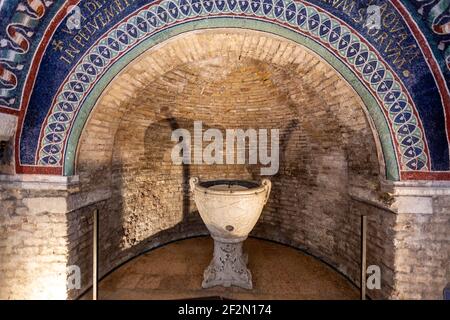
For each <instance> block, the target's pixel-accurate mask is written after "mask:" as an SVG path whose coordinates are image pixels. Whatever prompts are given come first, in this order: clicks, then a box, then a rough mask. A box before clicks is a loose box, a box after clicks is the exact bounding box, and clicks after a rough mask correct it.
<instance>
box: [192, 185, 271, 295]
mask: <svg viewBox="0 0 450 320" xmlns="http://www.w3.org/2000/svg"><path fill="white" fill-rule="evenodd" d="M189 184H190V187H191V191H192V192H193V195H194V201H195V203H196V205H197V209H198V211H199V213H200V216H201V218H202V220H203V222H204V223H205V225H206V227H207V228H208V230H209V232H210V233H211V236H212V237H213V239H214V256H213V259H212V261H211V263H210V265H209V266H208V268H207V269H206V270H205V273H204V280H203V283H202V286H203V288H209V287H212V286H216V285H223V286H225V287H228V286H230V285H235V286H239V287H242V288H246V289H251V288H252V287H253V285H252V278H251V273H250V270H248V269H247V255H244V254H243V253H242V243H243V242H244V240H245V239H246V238H247V236H248V234H249V233H250V231H252V229H253V227H254V226H255V224H256V222H257V221H258V219H259V217H260V215H261V212H262V209H263V207H264V205H265V204H266V202H267V200H268V198H269V194H270V189H271V187H272V184H271V182H270V180H268V179H263V180H262V182H261V184H258V183H255V182H250V181H241V180H214V181H204V182H200V181H199V179H198V178H191V179H190V180H189Z"/></svg>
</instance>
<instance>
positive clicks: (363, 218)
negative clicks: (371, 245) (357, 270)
mask: <svg viewBox="0 0 450 320" xmlns="http://www.w3.org/2000/svg"><path fill="white" fill-rule="evenodd" d="M366 236H367V216H361V300H366V269H367V267H366Z"/></svg>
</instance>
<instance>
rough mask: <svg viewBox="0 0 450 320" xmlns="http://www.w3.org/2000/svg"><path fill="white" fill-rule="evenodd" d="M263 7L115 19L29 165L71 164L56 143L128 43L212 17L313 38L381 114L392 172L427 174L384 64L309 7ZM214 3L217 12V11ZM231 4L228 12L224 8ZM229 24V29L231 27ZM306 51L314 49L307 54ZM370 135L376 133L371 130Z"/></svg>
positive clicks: (81, 66)
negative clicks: (267, 23)
mask: <svg viewBox="0 0 450 320" xmlns="http://www.w3.org/2000/svg"><path fill="white" fill-rule="evenodd" d="M219 1H220V0H219ZM269 1H270V0H269ZM269 1H267V0H266V1H265V2H259V4H260V6H259V7H253V6H252V4H253V3H256V2H249V1H239V2H237V1H233V0H230V1H228V2H226V1H220V2H218V1H216V2H214V1H203V2H200V1H197V2H195V1H191V2H186V1H184V0H180V1H179V2H177V1H162V2H161V3H157V4H152V5H149V6H148V7H145V8H143V9H140V10H139V11H138V12H137V13H135V14H133V15H132V16H130V17H128V18H127V19H126V21H124V20H125V19H124V20H122V22H121V23H120V24H119V25H118V26H116V27H115V28H114V29H113V30H111V31H110V32H108V33H107V35H106V36H103V38H102V39H100V40H99V41H98V42H97V44H96V45H95V46H93V47H91V49H90V50H89V51H88V52H87V53H86V54H85V55H84V57H83V58H82V59H80V61H79V63H78V64H77V66H76V67H75V68H74V69H73V70H72V73H71V74H70V75H69V76H68V77H67V78H66V81H65V84H64V85H63V86H62V87H60V91H59V94H57V99H56V100H54V103H53V106H52V108H51V112H50V115H49V116H48V117H47V120H46V123H45V128H44V129H43V130H42V132H41V138H40V139H41V141H40V145H39V148H38V151H37V162H36V164H37V165H43V166H49V165H50V166H58V165H61V164H62V162H63V163H64V166H65V167H66V163H70V162H71V161H72V162H73V160H71V159H70V158H69V159H67V158H65V159H64V152H65V148H66V147H67V145H64V144H65V142H66V141H67V135H68V134H69V133H70V131H71V128H72V127H73V124H72V123H70V122H71V121H72V120H73V119H76V118H78V117H77V116H76V114H77V113H78V111H79V110H80V107H82V105H83V100H84V99H85V97H86V96H87V95H88V94H89V92H90V91H91V90H92V89H91V86H92V83H95V82H96V81H98V78H100V77H101V75H100V74H102V73H103V72H104V71H105V70H107V69H108V68H109V67H110V65H109V64H113V63H114V61H115V59H117V57H116V56H115V55H117V56H120V55H121V54H122V52H123V51H127V50H130V49H131V48H132V47H134V46H135V45H136V43H139V42H140V41H142V39H145V38H147V37H149V35H150V37H151V36H152V34H154V33H157V32H158V31H159V30H160V29H164V28H166V27H169V26H172V25H176V24H179V23H185V22H184V21H186V20H188V19H198V18H202V17H204V16H207V17H208V20H211V17H212V16H214V14H216V15H217V14H223V13H225V14H230V13H233V14H237V15H242V14H249V15H251V16H250V17H246V19H249V18H250V19H270V20H273V21H274V22H277V23H280V24H283V25H284V27H285V28H291V29H294V28H296V29H298V30H296V31H297V32H301V33H303V34H304V36H308V37H309V38H311V39H314V38H315V39H314V40H315V41H316V43H319V44H320V45H321V46H323V47H328V50H330V51H335V55H336V56H337V57H339V58H338V59H341V60H343V61H345V63H346V64H347V65H348V66H349V67H350V68H352V69H353V72H354V73H355V74H357V75H358V76H359V77H360V78H361V79H363V80H364V81H365V85H366V86H367V87H368V88H369V90H370V91H372V95H373V96H374V97H375V98H376V99H377V100H378V103H379V105H380V106H382V108H384V110H383V112H384V114H385V116H386V119H387V120H388V123H389V127H390V129H391V132H392V135H393V136H394V139H395V143H394V145H396V146H397V148H396V156H397V159H400V161H397V162H399V164H398V165H399V166H400V167H401V168H402V169H403V170H417V171H420V170H427V169H428V168H429V167H430V163H429V155H427V146H426V141H425V139H424V133H423V129H422V128H421V123H420V119H419V118H418V116H417V114H416V112H415V108H414V102H413V101H412V99H411V97H410V96H409V93H408V92H407V90H406V88H405V87H404V86H403V84H402V83H401V80H400V79H398V78H396V75H395V73H394V72H393V71H391V70H390V68H389V66H388V65H387V63H385V62H383V60H382V58H381V56H379V55H377V52H376V51H375V50H374V49H373V48H371V47H370V45H369V44H368V43H365V41H364V39H362V38H361V37H359V36H358V35H357V34H356V32H354V31H353V30H352V29H351V27H349V26H347V25H345V24H344V23H343V22H342V21H339V20H338V19H337V18H334V17H332V16H330V15H328V14H327V13H325V12H324V11H321V10H319V9H318V8H316V7H314V6H312V5H311V6H310V5H305V4H303V3H294V2H291V1H282V0H278V1H277V2H275V1H274V2H269ZM218 3H223V5H222V6H221V7H220V6H219V4H218ZM233 3H234V6H232V5H231V4H233ZM208 4H209V5H210V6H209V7H208ZM241 4H242V5H241ZM183 7H184V8H185V9H184V10H183ZM196 8H197V9H196ZM208 20H207V21H208ZM235 20H236V19H235ZM230 25H231V26H233V24H230ZM230 25H228V26H230ZM140 26H141V27H140ZM121 39H123V41H122V40H121ZM114 46H115V47H114ZM313 51H318V50H317V49H313ZM103 53H104V54H103ZM341 73H342V72H341ZM79 75H81V76H79ZM374 119H375V120H376V118H374ZM377 128H378V129H380V125H379V123H378V126H377ZM382 141H383V140H382ZM69 145H70V143H69ZM383 149H384V150H383V151H384V152H385V158H386V159H387V161H386V164H387V166H386V168H387V171H388V172H387V174H386V176H387V177H388V178H389V179H395V180H398V179H399V178H400V177H399V174H398V172H395V173H394V171H398V170H392V169H391V168H393V167H395V166H394V165H393V164H392V161H390V159H391V158H393V157H394V156H393V155H392V153H389V152H386V151H387V150H386V149H387V148H386V147H384V148H383ZM70 152H72V151H70ZM69 155H70V154H69ZM63 159H64V161H63ZM67 160H69V161H67ZM69 167H70V165H69ZM69 173H73V169H72V170H70V169H67V168H65V169H64V174H69Z"/></svg>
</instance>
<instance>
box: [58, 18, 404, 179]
mask: <svg viewBox="0 0 450 320" xmlns="http://www.w3.org/2000/svg"><path fill="white" fill-rule="evenodd" d="M251 29H258V28H251V27H250V28H245V31H250V30H251ZM215 30H217V29H215ZM230 30H235V31H237V30H241V29H240V28H230ZM273 30H274V29H273V28H271V33H267V32H262V33H261V32H259V33H260V34H261V36H260V39H261V40H258V42H253V43H251V44H245V45H244V44H243V42H245V37H244V36H241V37H240V40H238V41H240V45H237V46H236V47H235V48H233V47H230V48H226V38H224V43H223V46H224V47H223V48H222V49H224V50H225V52H227V51H230V52H234V53H236V52H237V53H238V54H239V51H242V52H241V54H245V55H247V56H249V57H253V58H255V59H260V60H262V61H264V60H265V61H270V62H275V63H279V64H281V65H283V64H288V63H291V62H292V61H293V60H294V56H295V57H296V58H297V59H299V60H301V59H302V54H303V55H308V57H312V56H314V59H315V60H314V61H316V63H318V61H319V60H320V59H322V61H323V60H328V61H330V60H331V61H330V62H331V63H333V67H334V68H335V69H334V71H336V68H337V69H338V71H340V72H341V73H340V77H341V78H344V79H345V80H346V81H347V83H351V85H352V86H353V90H354V92H357V94H358V95H359V97H360V99H361V100H362V103H361V106H362V107H363V108H364V109H365V111H366V113H367V115H368V117H369V118H370V122H371V123H372V124H373V129H374V134H375V136H376V140H377V141H378V140H379V141H380V143H379V145H377V147H379V148H378V149H379V156H380V166H381V168H382V171H383V172H382V175H384V176H386V177H387V178H388V179H392V180H398V179H400V171H399V166H398V163H397V154H396V147H395V144H394V143H395V142H394V141H393V140H392V136H391V132H390V127H389V124H388V123H387V121H386V119H385V115H384V114H383V110H382V108H381V107H380V105H379V103H378V102H377V98H376V97H374V95H373V94H371V92H369V91H368V90H367V89H366V88H365V87H364V85H363V84H362V83H361V82H360V81H359V80H358V79H357V78H356V77H355V76H354V75H353V73H351V71H350V70H348V69H347V68H346V67H345V66H344V65H343V64H342V62H339V61H338V60H337V59H336V58H335V57H334V56H332V55H329V54H327V52H326V51H323V50H320V49H319V48H317V47H315V46H314V45H312V44H311V43H309V42H308V41H307V39H306V38H300V39H299V38H298V37H296V36H295V34H291V36H293V38H292V39H290V40H288V39H289V38H288V37H286V35H284V36H283V37H279V36H277V35H275V34H274V32H273ZM196 32H197V33H198V32H202V31H201V30H200V31H196ZM211 32H214V31H211ZM254 32H256V31H254ZM174 34H177V32H176V31H175V30H171V32H170V34H169V35H168V39H166V38H165V37H163V36H162V35H159V40H160V41H158V42H157V43H152V44H153V45H155V46H154V48H153V49H154V50H153V49H152V50H150V51H148V52H149V53H148V54H147V53H145V54H142V55H139V53H141V52H142V51H143V50H144V48H140V50H137V51H136V52H134V54H135V55H132V56H131V57H129V60H132V59H133V58H134V61H133V62H131V63H130V65H129V66H127V68H125V69H120V66H119V67H118V68H114V70H112V71H113V72H110V73H108V74H106V75H105V76H104V77H103V78H102V79H101V80H100V81H99V82H98V83H97V84H96V86H95V87H94V88H93V89H92V90H91V91H90V94H89V95H88V97H87V99H86V100H85V102H84V104H83V107H82V109H81V110H82V111H81V112H80V113H79V114H78V116H77V118H76V122H75V124H74V125H73V128H72V130H71V132H70V135H69V136H68V138H67V140H68V143H67V152H66V153H65V158H64V174H65V175H71V174H73V173H74V172H75V156H76V149H77V147H78V143H79V139H80V135H81V133H82V132H83V129H84V125H85V122H86V120H87V117H88V116H90V111H91V109H92V108H93V107H94V105H95V103H97V105H99V104H100V100H98V101H97V99H98V97H99V96H100V94H102V96H103V97H105V98H106V99H107V100H109V103H111V104H112V105H117V104H118V102H119V101H123V100H125V99H126V98H129V97H132V96H133V92H132V91H130V90H129V89H124V88H122V89H120V86H121V85H119V83H120V82H124V83H125V85H128V84H129V82H130V81H132V82H133V83H134V84H135V85H137V87H139V83H141V81H140V80H137V79H136V78H135V79H132V78H131V77H130V75H127V72H126V71H125V70H128V68H131V69H132V68H137V69H140V68H141V69H142V66H140V67H139V64H140V63H141V62H143V63H144V65H145V66H146V68H149V70H153V72H155V74H161V73H164V72H166V71H168V70H171V69H173V68H174V67H176V66H177V65H180V64H182V63H186V62H189V61H192V60H195V59H201V58H202V56H201V55H202V54H203V55H204V56H203V58H204V57H208V56H211V54H212V55H214V54H219V53H220V51H221V50H222V49H221V48H220V47H219V48H215V49H214V50H211V49H209V51H208V50H197V49H196V50H197V51H195V52H196V53H195V54H197V53H199V54H200V56H198V57H194V56H192V54H191V53H189V54H188V55H186V53H185V52H187V51H185V52H184V53H183V52H180V51H178V53H177V52H176V50H175V49H174V48H173V47H171V46H172V43H173V42H177V41H180V43H182V42H183V40H177V39H183V37H184V36H183V35H184V34H185V32H180V36H179V37H177V38H173V36H174ZM286 38H288V39H286ZM286 40H287V41H286ZM302 40H304V41H306V42H305V45H311V46H312V47H313V48H315V49H316V50H317V51H318V53H319V54H317V53H313V51H311V50H308V49H306V50H305V46H301V45H298V42H300V43H302ZM254 41H255V40H254ZM274 41H275V42H277V43H279V44H278V45H275V46H272V45H271V42H274ZM295 42H297V43H295ZM165 46H167V48H169V49H168V51H167V52H168V53H167V54H166V53H164V54H161V50H160V49H161V48H164V47H165ZM246 46H250V49H246ZM185 47H186V46H185ZM245 50H247V51H245ZM277 52H278V53H277ZM301 52H302V53H301ZM291 54H293V55H292V56H290V55H291ZM149 55H150V56H152V57H148V56H149ZM324 56H325V59H324V58H323V57H324ZM318 57H320V59H318ZM311 59H312V58H311ZM148 61H151V62H150V63H148ZM126 64H127V63H126V62H125V61H123V62H122V66H125V65H126ZM133 65H135V66H133ZM119 70H121V71H120V73H119ZM118 73H119V75H118V76H117V77H116V78H114V76H115V75H116V74H118ZM141 76H142V77H144V78H145V77H147V78H146V81H150V80H151V77H150V78H149V76H148V75H147V74H145V72H142V73H141V75H140V77H141ZM119 79H121V80H119ZM118 80H119V82H117V81H118ZM110 81H111V83H110ZM116 82H117V83H116ZM107 86H109V87H108V88H106V87H107ZM122 86H123V85H122ZM112 87H114V89H111V88H112ZM102 92H103V93H102ZM118 92H121V93H120V94H118ZM106 96H109V98H107V97H106ZM113 100H116V102H114V101H113ZM91 117H93V116H92V115H91ZM105 117H106V118H108V116H107V115H106V114H105ZM113 127H114V125H113ZM385 163H386V165H385ZM384 170H385V171H384Z"/></svg>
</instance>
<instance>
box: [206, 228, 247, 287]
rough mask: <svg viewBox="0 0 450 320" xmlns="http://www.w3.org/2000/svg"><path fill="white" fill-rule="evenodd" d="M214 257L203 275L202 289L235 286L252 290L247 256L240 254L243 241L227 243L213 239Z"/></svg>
mask: <svg viewBox="0 0 450 320" xmlns="http://www.w3.org/2000/svg"><path fill="white" fill-rule="evenodd" d="M213 239H214V256H213V259H212V260H211V263H210V264H209V266H208V267H207V268H206V269H205V272H204V273H203V283H202V287H203V288H205V289H206V288H210V287H214V286H224V287H229V286H237V287H241V288H244V289H252V288H253V285H252V274H251V273H250V270H249V269H247V262H248V261H247V260H248V256H247V254H243V253H242V244H243V243H244V240H245V238H243V239H234V240H233V241H232V242H229V241H227V240H224V239H217V238H214V237H213Z"/></svg>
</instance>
